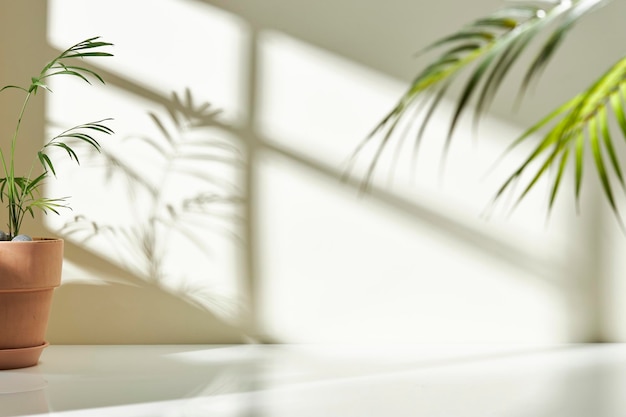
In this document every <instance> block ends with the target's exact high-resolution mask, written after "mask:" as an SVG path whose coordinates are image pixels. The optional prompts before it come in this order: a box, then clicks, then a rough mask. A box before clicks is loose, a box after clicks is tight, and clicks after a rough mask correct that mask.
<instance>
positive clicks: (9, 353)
mask: <svg viewBox="0 0 626 417" xmlns="http://www.w3.org/2000/svg"><path fill="white" fill-rule="evenodd" d="M48 345H49V343H48V342H44V344H43V345H39V346H32V347H26V348H17V349H0V370H3V369H18V368H28V367H29V366H35V365H37V363H38V362H39V357H40V356H41V352H43V350H44V349H45V348H46V347H48Z"/></svg>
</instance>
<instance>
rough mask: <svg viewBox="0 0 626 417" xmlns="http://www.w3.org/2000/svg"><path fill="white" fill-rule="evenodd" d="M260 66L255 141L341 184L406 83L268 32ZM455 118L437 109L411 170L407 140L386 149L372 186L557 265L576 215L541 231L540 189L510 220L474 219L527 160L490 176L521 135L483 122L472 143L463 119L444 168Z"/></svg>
mask: <svg viewBox="0 0 626 417" xmlns="http://www.w3.org/2000/svg"><path fill="white" fill-rule="evenodd" d="M259 67H260V69H259V72H260V80H261V82H260V94H259V97H260V98H259V100H258V106H257V107H258V109H259V120H258V129H259V131H260V133H261V134H262V135H263V136H264V138H266V139H267V140H268V141H269V142H270V143H275V144H277V145H279V146H280V147H282V148H285V149H288V150H289V151H290V152H294V153H295V154H297V155H306V157H308V158H312V159H314V160H316V161H319V162H320V163H322V164H324V165H325V166H330V167H335V168H336V171H337V173H338V175H341V174H343V173H345V172H347V169H348V168H349V166H350V165H349V163H348V162H349V158H350V156H351V155H352V154H353V152H354V151H355V149H356V148H357V147H358V145H359V144H360V143H361V142H362V141H363V140H364V139H365V138H366V137H367V135H368V134H369V133H370V132H371V131H372V130H373V129H374V127H375V126H376V125H377V123H378V122H379V121H380V120H382V118H383V117H384V116H385V115H386V114H387V112H389V111H390V110H391V109H392V108H393V106H394V105H395V104H396V101H397V99H398V98H399V97H400V96H401V95H402V93H404V89H405V88H406V83H404V82H400V81H398V80H394V79H391V78H390V77H388V76H386V75H384V74H380V73H376V72H374V71H372V70H370V69H367V68H364V67H363V66H360V65H358V64H356V63H354V62H350V61H348V60H346V59H345V58H342V57H338V56H336V55H333V54H331V53H329V52H327V51H324V50H321V49H319V48H316V47H315V46H312V45H310V44H307V43H305V42H302V41H299V40H297V39H294V38H292V37H289V36H287V35H285V34H282V33H278V32H273V31H265V32H263V33H262V34H261V36H260V65H259ZM452 110H453V105H452V103H448V102H446V101H443V102H442V104H441V111H440V112H438V113H435V115H434V117H433V119H432V122H431V124H430V125H429V128H427V129H426V134H425V135H424V139H423V141H422V143H421V144H420V150H419V153H418V154H417V159H416V160H415V161H413V160H412V159H413V158H412V155H413V143H412V142H411V141H407V143H406V144H405V145H404V146H403V147H398V146H396V143H395V140H391V143H390V145H389V146H388V147H387V149H386V150H385V152H384V153H383V154H382V158H381V160H380V162H379V164H378V167H377V170H376V174H375V176H374V177H373V183H374V184H375V185H377V186H379V187H381V188H382V189H385V190H388V191H391V192H393V193H395V194H397V195H400V196H402V197H403V198H406V199H408V200H410V201H412V202H414V203H415V204H417V205H425V206H428V207H430V208H432V209H433V210H436V211H438V212H440V213H442V214H443V215H446V216H449V217H452V218H454V219H455V220H457V221H461V222H464V223H466V224H468V225H473V226H477V225H478V224H480V228H481V229H482V230H484V231H486V232H489V233H491V234H493V235H494V236H495V235H498V236H501V237H504V238H506V239H510V240H514V241H515V242H519V247H520V250H526V249H527V248H528V247H529V246H530V247H534V246H535V245H538V244H539V245H542V250H544V251H548V252H550V253H551V255H553V256H556V257H563V250H564V249H565V248H567V245H568V242H567V236H564V233H563V232H564V230H565V229H566V227H567V224H568V222H569V221H570V220H571V217H572V216H573V215H574V213H573V210H571V209H570V210H569V211H568V210H567V208H569V207H570V206H571V204H569V203H571V201H569V200H568V201H567V203H568V204H567V205H566V207H567V208H566V209H565V210H564V209H563V206H561V205H557V207H556V208H555V210H554V212H555V213H558V215H557V214H554V215H553V216H552V218H551V221H550V222H549V223H546V221H545V217H546V207H547V206H546V198H545V197H546V194H545V193H544V192H543V189H542V188H541V184H540V185H539V187H538V189H537V190H536V192H534V193H531V195H529V197H528V199H527V201H525V202H524V203H523V204H521V205H520V206H519V207H518V209H517V210H516V211H515V212H514V213H513V215H512V216H511V217H510V218H509V217H507V216H506V214H507V212H508V211H507V210H506V208H502V207H499V208H497V209H496V210H495V211H494V215H493V216H492V218H490V219H489V221H484V219H481V216H482V215H483V214H484V213H485V211H486V210H487V209H489V206H490V203H491V201H492V199H493V197H494V196H495V193H496V191H497V190H498V188H499V187H500V186H501V185H502V182H503V181H504V179H505V178H506V176H505V175H507V174H510V172H511V171H512V170H513V168H516V167H517V164H518V163H519V162H520V160H521V158H522V157H524V156H525V155H526V154H525V153H524V152H519V153H515V152H513V153H512V155H511V156H510V158H509V159H505V160H504V161H503V163H501V164H500V165H499V166H498V167H496V169H495V170H494V171H493V172H491V171H490V169H491V168H492V167H493V166H494V165H495V162H496V161H498V159H499V157H500V156H501V155H502V153H503V152H504V150H505V148H506V147H507V146H508V145H509V144H510V143H511V142H512V141H513V140H514V139H515V138H516V136H517V135H519V134H520V133H521V129H519V128H517V127H515V126H512V125H510V124H507V123H505V122H503V121H500V120H497V119H494V118H492V117H486V118H485V119H484V120H483V122H482V124H481V125H480V126H479V130H478V135H479V136H478V137H473V132H474V131H475V130H474V129H473V127H472V126H471V124H470V123H469V121H468V120H462V123H461V125H460V127H459V129H458V130H457V134H456V136H455V137H454V139H453V143H452V146H451V149H450V152H449V154H448V155H447V157H446V158H445V159H444V155H443V149H444V142H445V137H446V134H447V126H448V123H449V120H450V116H451V112H452ZM406 129H407V127H406V126H399V127H398V129H397V130H398V132H402V131H406V133H407V135H408V137H409V138H412V137H414V136H415V134H416V129H415V127H413V128H412V129H409V130H406ZM379 142H380V140H378V141H375V140H373V141H371V144H369V145H368V146H366V147H365V148H364V150H363V152H362V154H361V155H360V156H359V158H357V159H356V162H355V164H354V166H353V167H352V171H351V172H352V174H353V177H354V178H357V179H363V178H364V177H365V174H366V171H367V169H368V167H369V161H371V160H372V157H373V154H374V153H375V152H376V150H377V147H378V143H379ZM413 162H415V164H414V163H413ZM392 167H393V168H392ZM442 167H443V169H442ZM509 203H510V201H509ZM544 243H545V244H544ZM555 248H557V249H556V251H555Z"/></svg>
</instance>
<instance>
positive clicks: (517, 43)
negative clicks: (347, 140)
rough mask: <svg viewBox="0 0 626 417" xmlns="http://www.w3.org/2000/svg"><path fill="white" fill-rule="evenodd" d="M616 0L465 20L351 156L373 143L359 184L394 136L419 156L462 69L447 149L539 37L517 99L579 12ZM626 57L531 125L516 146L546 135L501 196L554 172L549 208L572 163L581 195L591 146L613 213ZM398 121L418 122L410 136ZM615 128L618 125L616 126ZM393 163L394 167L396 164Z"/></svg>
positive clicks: (514, 9) (517, 9) (579, 0)
mask: <svg viewBox="0 0 626 417" xmlns="http://www.w3.org/2000/svg"><path fill="white" fill-rule="evenodd" d="M611 1H612V0H572V1H547V0H544V1H517V0H513V1H510V2H507V3H510V4H509V5H507V6H505V7H503V8H502V9H500V10H497V11H496V12H494V13H492V14H490V15H489V16H487V17H485V18H482V19H478V20H475V21H474V22H472V23H470V24H468V25H466V26H464V27H463V28H461V29H460V30H459V31H458V32H457V33H454V34H452V35H450V36H447V37H445V38H443V39H441V40H439V41H437V42H435V43H433V44H432V45H430V46H428V47H427V48H425V49H424V50H423V51H422V53H425V52H430V51H432V50H438V51H440V52H439V54H438V56H437V57H436V58H435V59H434V60H432V61H431V62H430V64H428V65H427V66H426V67H425V68H424V69H423V70H422V71H421V72H420V73H419V74H418V75H417V76H416V77H415V79H414V80H413V82H412V83H411V85H410V86H409V88H408V90H407V91H406V92H405V94H404V95H403V96H402V97H401V98H400V100H399V101H398V103H397V104H396V105H395V107H394V108H393V109H392V110H391V111H390V112H389V113H388V114H387V115H386V116H385V117H384V118H383V119H382V121H381V122H380V123H379V124H378V125H377V126H376V127H375V128H374V129H373V131H372V132H371V133H370V135H368V136H367V137H366V138H365V139H364V140H363V141H362V142H361V144H359V146H358V147H357V148H356V150H355V152H354V154H353V159H352V161H353V162H354V160H355V159H356V158H357V157H359V156H360V155H361V154H362V152H363V150H364V149H365V148H366V147H368V146H374V153H373V156H371V157H370V159H369V162H368V166H367V171H366V173H365V175H364V178H363V180H362V187H363V188H368V187H369V186H370V185H371V182H372V179H373V175H374V173H375V172H376V169H377V164H378V163H379V161H380V159H381V156H382V154H383V152H384V151H385V150H386V149H387V148H389V147H390V143H391V139H392V138H396V137H397V138H398V140H399V141H401V143H404V142H405V141H407V140H410V141H412V147H413V155H416V154H417V151H418V148H419V146H420V142H421V141H422V138H423V135H424V131H425V128H426V126H427V125H428V124H429V121H430V120H431V118H432V115H433V114H434V112H435V110H436V109H437V108H438V106H439V105H440V102H441V99H442V98H443V97H444V95H445V94H446V93H447V91H448V89H449V87H450V85H451V83H452V82H454V81H455V80H457V79H458V78H459V76H460V75H461V74H465V75H466V76H467V78H466V80H465V84H464V86H463V88H462V89H461V93H460V94H459V96H458V98H457V100H456V104H455V107H454V111H453V113H452V117H451V119H450V123H449V125H448V130H447V134H446V135H445V140H444V154H445V152H446V151H447V150H448V148H449V146H450V143H451V140H452V137H453V134H454V132H455V129H456V128H457V126H458V123H459V121H460V118H461V116H462V115H463V114H464V113H466V112H467V111H468V110H469V108H470V107H473V119H474V123H475V124H477V123H478V121H479V120H480V118H481V116H483V115H484V114H485V112H486V111H487V110H488V109H489V106H490V105H491V104H492V102H493V100H494V98H495V95H496V93H497V92H498V90H499V88H500V86H501V85H502V83H503V81H504V79H505V78H506V76H507V75H508V74H509V73H510V71H511V69H512V68H513V67H514V66H515V64H516V63H518V62H519V58H520V57H521V56H522V55H523V53H524V52H525V51H528V50H529V48H530V46H532V45H534V44H535V43H536V42H533V41H536V40H537V39H539V38H541V39H543V43H542V44H539V45H538V46H539V47H538V49H537V51H536V52H535V55H534V57H533V59H532V60H531V61H530V64H529V65H528V68H527V69H526V71H525V74H524V76H523V79H522V80H521V82H520V92H519V94H518V97H517V100H518V102H519V101H520V100H521V99H522V97H523V94H524V93H525V92H526V91H527V90H528V89H529V87H530V86H531V84H532V82H533V81H535V80H536V79H537V78H538V77H539V76H540V75H541V73H542V71H543V69H544V68H545V67H546V65H547V64H548V63H549V61H550V59H551V58H553V56H554V54H555V52H556V50H557V49H558V47H559V46H560V45H561V43H562V42H563V40H564V39H565V37H566V35H567V34H568V33H569V31H570V29H571V28H572V27H573V26H574V24H575V23H576V22H578V21H579V20H580V19H581V18H582V17H584V16H586V15H588V14H589V13H590V12H592V11H594V10H596V9H597V8H598V7H600V6H604V5H606V4H608V3H610V2H611ZM625 79H626V62H625V59H622V60H620V61H619V62H618V63H617V64H615V65H614V66H613V67H612V68H611V69H609V70H608V71H607V72H606V73H605V74H603V75H602V76H601V77H599V79H598V80H597V81H596V82H595V83H593V84H592V85H591V86H590V87H589V88H588V89H587V90H585V91H583V92H582V93H580V94H579V95H577V96H576V97H574V98H573V99H571V100H570V101H568V102H567V103H565V104H563V105H562V106H561V107H559V108H558V109H556V110H555V111H554V112H552V113H551V114H550V115H548V116H547V117H545V118H544V119H543V120H540V121H539V122H537V123H536V124H535V125H533V126H532V127H530V128H529V129H528V130H527V131H526V132H525V133H524V134H523V135H522V136H521V137H520V138H518V139H517V140H515V141H514V142H513V145H512V146H511V147H514V146H517V145H519V144H520V143H522V142H525V141H527V140H528V139H529V138H530V137H531V136H534V135H536V134H539V133H541V132H542V131H546V132H545V136H544V137H543V139H542V140H541V141H540V143H539V144H538V145H537V146H536V147H535V148H534V150H533V151H532V152H531V154H530V155H529V156H528V157H527V159H525V160H524V162H523V163H522V165H521V166H520V167H519V168H518V169H517V170H515V171H514V173H513V174H512V175H511V176H510V177H509V178H508V179H507V180H506V181H505V182H504V184H503V185H502V187H501V188H500V189H499V190H498V192H497V193H496V199H498V198H499V197H500V196H502V195H503V194H504V192H505V191H506V190H508V189H509V188H512V187H511V186H512V184H514V183H515V182H517V181H518V180H520V178H521V176H522V174H523V173H524V172H526V171H531V167H535V166H536V165H537V164H538V165H539V166H538V167H537V168H536V170H535V171H533V172H532V176H531V178H530V180H529V181H528V182H527V183H526V185H525V187H523V189H522V191H521V193H520V195H519V196H518V198H517V201H519V200H521V199H522V198H523V197H524V196H526V195H527V193H528V192H529V191H530V190H531V189H532V188H533V186H534V185H535V184H536V183H537V181H538V180H539V179H540V178H542V177H543V176H544V175H549V174H550V173H552V180H551V194H550V202H549V206H550V208H551V207H552V205H553V204H554V200H555V197H556V195H557V192H558V190H559V186H560V185H561V182H562V178H563V174H564V172H565V170H566V168H567V166H568V164H570V163H573V164H574V173H575V190H576V196H577V197H578V196H579V195H580V188H581V184H582V173H583V161H584V158H583V155H584V152H585V149H587V148H589V149H590V150H591V154H592V156H593V159H594V161H595V167H596V171H597V173H598V175H599V178H600V181H601V184H602V187H603V190H604V194H605V196H606V197H607V199H608V201H609V204H610V205H611V207H612V208H613V210H614V211H616V210H617V208H616V203H615V196H614V180H612V178H617V181H619V182H620V183H622V184H623V170H622V168H621V165H620V162H619V160H618V157H617V152H616V149H615V145H614V134H613V132H612V131H611V130H612V129H611V127H610V126H611V123H610V121H609V115H610V114H613V116H614V117H615V120H616V121H617V125H618V126H619V128H618V134H619V136H623V137H624V138H626V116H625V115H624V104H623V100H624V94H626V81H625ZM400 122H406V123H409V124H418V125H419V129H418V130H417V133H416V134H415V135H414V136H413V137H408V136H407V134H406V133H399V130H400V129H398V126H400V124H401V123H400ZM613 130H615V129H613ZM392 168H393V167H392Z"/></svg>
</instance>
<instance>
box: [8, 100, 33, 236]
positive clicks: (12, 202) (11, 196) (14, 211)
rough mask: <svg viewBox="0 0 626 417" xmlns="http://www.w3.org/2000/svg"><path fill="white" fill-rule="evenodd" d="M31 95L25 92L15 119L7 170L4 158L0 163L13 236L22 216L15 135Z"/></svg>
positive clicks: (17, 230) (21, 197)
mask: <svg viewBox="0 0 626 417" xmlns="http://www.w3.org/2000/svg"><path fill="white" fill-rule="evenodd" d="M31 96H32V92H31V91H29V92H28V93H26V98H25V99H24V104H22V109H21V110H20V114H19V117H18V119H17V125H16V126H15V132H14V133H13V139H12V140H11V161H10V167H9V172H7V168H6V164H5V162H4V158H3V160H2V163H3V165H4V171H5V174H6V177H7V193H8V195H7V197H8V200H9V236H13V237H15V236H16V235H17V234H19V231H20V224H21V217H23V215H24V213H23V211H22V210H21V206H22V199H23V198H24V194H23V192H24V190H22V195H20V196H19V197H18V192H17V186H16V184H15V149H16V147H17V137H18V134H19V131H20V127H21V125H22V118H23V117H24V114H25V112H26V107H27V106H28V102H29V101H30V98H31Z"/></svg>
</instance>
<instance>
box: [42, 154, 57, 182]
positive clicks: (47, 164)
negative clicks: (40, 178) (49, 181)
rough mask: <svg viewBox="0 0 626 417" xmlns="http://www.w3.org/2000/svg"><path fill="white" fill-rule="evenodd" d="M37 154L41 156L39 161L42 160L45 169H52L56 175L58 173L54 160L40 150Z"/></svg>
mask: <svg viewBox="0 0 626 417" xmlns="http://www.w3.org/2000/svg"><path fill="white" fill-rule="evenodd" d="M37 156H38V157H39V162H41V165H42V166H43V168H44V169H45V170H47V169H48V168H49V169H50V171H52V175H54V176H55V177H56V176H57V174H56V172H55V171H54V165H52V161H50V158H49V157H48V155H46V154H45V153H43V152H41V151H39V152H37Z"/></svg>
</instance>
